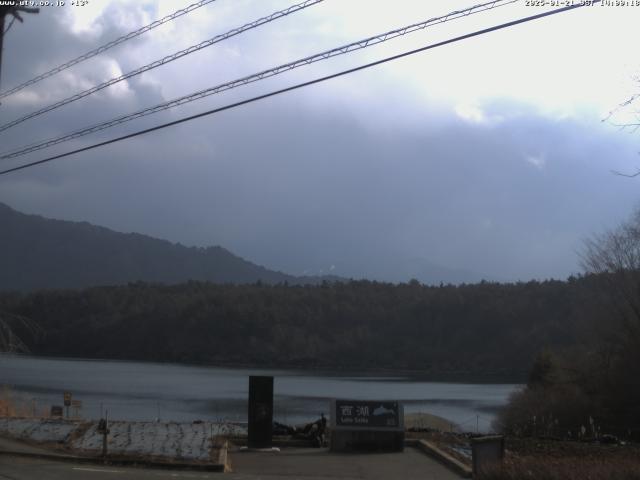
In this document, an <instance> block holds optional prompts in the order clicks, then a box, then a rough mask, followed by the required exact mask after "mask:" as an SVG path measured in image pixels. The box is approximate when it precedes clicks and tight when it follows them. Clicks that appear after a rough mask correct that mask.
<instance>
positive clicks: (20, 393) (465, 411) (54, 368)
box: [0, 355, 518, 431]
mask: <svg viewBox="0 0 640 480" xmlns="http://www.w3.org/2000/svg"><path fill="white" fill-rule="evenodd" d="M249 375H273V376H274V377H275V380H274V393H275V400H274V401H275V417H276V420H277V421H280V422H283V423H289V424H293V423H302V422H307V421H310V420H315V419H316V418H317V417H318V416H319V414H320V412H325V413H327V412H328V410H329V408H328V404H329V399H331V398H354V399H374V400H377V399H379V400H383V399H386V400H400V401H402V402H404V404H405V412H406V413H413V412H427V413H431V414H434V415H438V416H441V417H444V418H446V419H447V420H449V421H451V422H452V423H455V424H457V425H460V426H461V427H462V428H464V429H465V430H469V431H474V430H476V428H477V427H479V429H480V431H488V430H489V428H490V424H491V421H492V420H493V418H494V416H495V413H496V411H497V410H498V409H499V408H500V407H501V406H502V405H504V404H505V403H506V401H507V398H508V396H509V394H510V393H511V392H512V391H513V390H514V389H515V388H517V387H518V385H514V384H470V383H446V382H428V381H424V380H420V379H414V378H411V377H406V376H397V377H396V376H384V377H372V376H363V375H345V374H344V373H332V372H321V373H316V372H303V371H295V370H251V369H241V368H216V367H207V366H194V365H177V364H160V363H146V362H124V361H105V360H82V359H60V358H45V357H30V356H22V355H20V356H16V355H0V385H7V386H9V387H10V389H11V392H12V394H13V395H14V396H17V397H19V398H20V400H22V403H23V404H25V405H28V406H29V408H30V409H35V411H36V412H37V413H40V412H42V411H44V410H45V409H46V410H48V409H49V408H50V406H51V405H62V404H63V392H64V391H70V392H72V394H73V399H74V400H81V401H82V410H81V415H82V416H83V417H86V418H99V416H100V413H101V409H102V410H108V411H109V417H110V418H114V419H127V420H154V419H156V418H160V419H162V420H180V421H191V420H198V419H202V420H217V419H228V420H234V421H246V418H247V400H246V399H247V395H248V387H249V379H248V377H249ZM476 424H477V425H476Z"/></svg>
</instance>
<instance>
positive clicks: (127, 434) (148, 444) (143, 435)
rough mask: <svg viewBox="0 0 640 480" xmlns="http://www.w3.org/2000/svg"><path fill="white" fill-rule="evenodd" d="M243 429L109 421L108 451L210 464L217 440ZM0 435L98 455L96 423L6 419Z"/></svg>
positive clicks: (0, 421) (99, 439)
mask: <svg viewBox="0 0 640 480" xmlns="http://www.w3.org/2000/svg"><path fill="white" fill-rule="evenodd" d="M246 434H247V431H246V428H245V427H243V426H240V425H235V424H221V423H211V422H201V423H175V422H168V423H164V422H124V421H113V422H109V435H108V444H107V445H108V452H109V454H112V455H124V456H156V457H167V458H171V459H178V460H181V459H182V460H197V461H209V460H210V459H211V452H212V449H215V443H216V439H217V438H218V437H224V436H228V435H233V436H237V435H246ZM0 435H3V436H6V437H10V438H16V439H22V440H31V441H36V442H43V443H52V442H53V443H64V444H65V447H67V448H68V449H70V450H71V451H73V452H80V453H85V454H91V455H95V454H100V453H101V452H102V440H103V436H102V434H101V433H99V432H98V424H97V422H79V421H69V420H61V419H60V420H52V419H34V418H6V419H0Z"/></svg>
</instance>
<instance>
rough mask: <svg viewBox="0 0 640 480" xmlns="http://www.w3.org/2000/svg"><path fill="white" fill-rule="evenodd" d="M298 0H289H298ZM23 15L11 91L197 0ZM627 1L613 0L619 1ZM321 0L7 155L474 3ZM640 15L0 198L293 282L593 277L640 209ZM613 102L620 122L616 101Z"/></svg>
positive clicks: (447, 53)
mask: <svg viewBox="0 0 640 480" xmlns="http://www.w3.org/2000/svg"><path fill="white" fill-rule="evenodd" d="M294 1H295V0H294ZM71 3H72V2H71V1H66V2H65V5H64V6H49V7H42V8H41V11H40V13H39V14H37V15H24V20H25V21H24V23H18V22H15V24H14V25H13V26H12V27H11V29H10V30H9V31H8V32H7V33H6V35H5V38H4V51H3V58H2V77H1V78H0V90H2V91H4V90H6V89H8V88H10V87H13V86H15V85H17V84H19V83H22V82H24V81H25V80H27V79H30V78H32V77H34V76H36V75H38V74H40V73H42V72H45V71H47V70H49V69H51V68H53V67H55V66H57V65H59V64H61V63H64V62H66V61H68V60H70V59H72V58H75V57H76V56H78V55H81V54H83V53H85V52H87V51H89V50H91V49H93V48H96V47H98V46H100V45H102V44H104V43H107V42H109V41H111V40H113V39H115V38H117V37H119V36H121V35H124V34H126V33H128V32H130V31H132V30H135V29H137V28H139V27H140V26H142V25H145V24H148V23H150V22H152V21H154V20H155V19H158V18H160V17H162V16H164V15H167V14H169V13H172V12H173V11H175V10H177V9H178V8H182V7H185V6H187V5H189V4H190V3H192V1H189V0H186V1H182V0H180V1H178V0H173V1H164V0H135V1H129V0H110V1H107V0H89V2H87V3H86V4H85V5H84V6H76V5H72V4H71ZM293 3H294V2H287V1H284V0H216V1H214V2H212V3H210V4H208V5H206V6H203V7H201V8H199V9H197V10H195V11H193V12H191V13H189V14H187V15H184V16H182V17H180V18H178V19H176V20H174V21H172V22H169V23H167V24H165V25H163V26H162V27H159V28H156V29H154V30H152V31H150V32H148V33H146V34H144V35H141V36H140V37H137V38H135V39H133V40H130V41H127V42H125V43H124V44H122V45H120V46H117V47H115V48H113V49H111V50H108V51H107V52H105V53H103V54H101V55H99V56H97V57H94V58H92V59H90V60H88V61H86V62H83V63H81V64H79V65H76V66H74V67H72V68H70V69H68V70H65V71H64V72H61V73H59V74H57V75H55V76H53V77H51V78H49V79H46V80H44V81H42V82H40V83H37V84H35V85H33V86H31V87H28V88H26V89H24V90H22V91H20V92H18V93H16V94H14V95H11V96H9V97H7V98H5V99H2V104H1V105H0V123H1V124H4V123H7V122H9V121H11V120H13V119H15V118H18V117H20V116H22V115H25V114H28V113H30V112H32V111H34V110H36V109H38V108H41V107H44V106H46V105H49V104H50V103H52V102H55V101H58V100H60V99H63V98H66V97H68V96H70V95H73V94H75V93H77V92H79V91H81V90H84V89H87V88H90V87H92V86H94V85H96V84H99V83H101V82H103V81H106V80H108V79H110V78H112V77H114V76H118V75H120V74H122V73H125V72H128V71H130V70H133V69H135V68H137V67H139V66H141V65H144V64H147V63H151V62H153V61H155V60H157V59H159V58H162V57H164V56H166V55H169V54H171V53H173V52H175V51H177V50H180V49H183V48H186V47H188V46H190V45H194V44H198V43H200V42H201V41H203V40H206V39H209V38H211V37H214V36H215V35H218V34H221V33H224V32H226V31H228V30H230V29H232V28H234V27H238V26H240V25H243V24H245V23H247V22H251V21H253V20H255V19H257V18H260V17H263V16H266V15H268V14H270V13H272V12H274V11H277V10H281V9H284V8H286V7H288V6H290V5H292V4H293ZM608 3H613V2H608ZM472 5H474V3H473V2H468V1H467V2H465V1H459V0H455V1H447V2H444V1H439V2H435V1H431V2H425V1H412V0H400V1H397V2H389V1H381V0H366V1H365V0H325V1H324V2H321V3H319V4H317V5H314V6H311V7H309V8H307V9H305V10H302V11H300V12H297V13H295V14H291V15H289V16H287V17H285V18H282V19H278V20H275V21H273V22H271V23H269V24H267V25H264V26H261V27H259V28H256V29H253V30H250V31H248V32H245V33H243V34H240V35H238V36H235V37H233V38H231V39H228V40H225V41H223V42H220V43H218V44H216V45H214V46H211V47H208V48H205V49H203V50H201V51H199V52H197V53H193V54H191V55H188V56H186V57H184V58H182V59H180V60H177V61H175V62H172V63H170V64H168V65H164V66H162V67H159V68H156V69H154V70H151V71H149V72H146V73H144V74H142V75H140V76H138V77H135V78H133V79H129V80H127V81H125V82H121V83H119V84H117V85H114V86H112V87H110V88H108V89H105V90H102V91H101V92H99V93H96V94H94V95H91V96H90V97H87V98H84V99H81V100H79V101H76V102H73V103H72V104H69V105H66V106H64V107H61V108H59V109H57V110H55V111H52V112H49V113H47V114H45V115H41V116H39V117H37V118H34V119H31V120H29V121H27V122H24V123H22V124H20V125H18V126H15V127H13V128H11V129H8V130H6V131H4V132H0V151H5V150H8V149H10V148H14V147H19V146H22V145H26V144H30V143H33V142H35V141H38V140H42V139H46V138H50V137H55V136H58V135H62V134H64V133H68V132H69V131H73V130H75V129H78V128H81V127H83V126H87V125H91V124H95V123H99V122H102V121H106V120H109V119H111V118H114V117H116V116H119V115H122V114H126V113H130V112H134V111H137V110H140V109H142V108H145V107H148V106H153V105H156V104H159V103H162V102H164V101H167V100H171V99H173V98H176V97H179V96H182V95H185V94H189V93H191V92H195V91H198V90H201V89H205V88H208V87H211V86H214V85H218V84H220V83H224V82H226V81H229V80H233V79H236V78H240V77H242V76H245V75H249V74H252V73H255V72H258V71H261V70H265V69H268V68H271V67H274V66H276V65H280V64H283V63H287V62H289V61H292V60H296V59H298V58H302V57H305V56H308V55H311V54H314V53H318V52H321V51H324V50H327V49H330V48H334V47H337V46H340V45H344V44H347V43H350V42H353V41H357V40H360V39H363V38H366V37H368V36H371V35H377V34H380V33H383V32H386V31H389V30H392V29H395V28H398V27H402V26H405V25H409V24H413V23H417V22H420V21H424V20H427V19H430V18H433V17H437V16H441V15H444V14H447V13H449V12H451V11H454V10H457V9H462V8H466V7H470V6H472ZM550 9H552V7H550V6H548V7H533V6H527V2H526V1H525V0H522V1H520V0H518V1H515V2H513V3H512V4H509V5H504V6H501V7H500V8H497V9H494V10H490V11H486V12H482V13H477V14H475V15H471V16H467V17H464V18H461V19H457V20H452V21H449V22H445V23H442V24H438V25H433V26H431V27H429V28H426V29H424V30H421V31H419V32H416V33H412V34H409V35H406V36H404V37H401V38H397V39H393V40H389V41H388V42H385V43H383V44H379V45H376V46H372V47H369V48H367V49H364V50H360V51H357V52H352V53H350V54H348V55H344V56H340V57H335V58H332V59H329V60H326V61H322V62H318V63H315V64H312V65H308V66H304V67H301V68H298V69H296V70H292V71H289V72H286V73H283V74H281V75H278V76H276V77H272V78H269V79H265V80H262V81H259V82H255V83H253V84H251V85H246V86H242V87H239V88H236V89H233V90H230V91H227V92H224V93H220V94H217V95H212V96H210V97H208V98H206V99H202V100H198V101H195V102H192V103H190V104H188V105H184V106H181V107H177V108H173V109H170V110H167V111H164V112H161V113H157V114H154V115H150V116H148V117H145V118H143V119H138V120H136V121H132V122H129V123H126V124H123V125H120V126H117V127H114V128H110V129H108V130H104V131H102V132H99V133H96V134H93V135H89V136H86V137H83V138H81V139H76V140H73V141H71V142H67V143H64V144H61V145H58V146H56V147H53V148H50V149H47V150H42V151H40V152H35V153H31V154H28V155H25V156H23V157H20V158H18V159H12V160H0V162H3V164H2V166H7V167H9V166H15V165H19V164H21V163H26V162H29V161H35V160H39V159H41V158H44V157H45V156H48V155H52V154H55V153H63V152H66V151H68V150H71V149H74V148H79V147H82V146H85V145H90V144H93V143H96V142H99V141H103V140H107V139H110V138H113V137H115V136H118V135H122V134H125V133H130V132H134V131H137V130H140V129H142V128H145V127H149V126H154V125H158V124H160V123H164V122H168V121H172V120H176V119H179V118H182V117H184V116H187V115H190V114H195V113H199V112H202V111H205V110H209V109H213V108H217V107H220V106H224V105H227V104H230V103H233V102H236V101H239V100H242V99H246V98H249V97H252V96H256V95H261V94H264V93H267V92H270V91H273V90H277V89H281V88H284V87H287V86H290V85H294V84H296V83H299V82H303V81H308V80H311V79H314V78H317V77H320V76H323V75H328V74H331V73H335V72H338V71H341V70H344V69H347V68H352V67H355V66H358V65H362V64H365V63H368V62H372V61H375V60H378V59H382V58H385V57H388V56H390V55H394V54H397V53H401V52H405V51H408V50H411V49H415V48H419V47H422V46H425V45H429V44H433V43H436V42H440V41H443V40H446V39H449V38H453V37H455V36H458V35H462V34H465V33H468V32H471V31H476V30H479V29H484V28H487V27H490V26H493V25H497V24H500V23H502V22H506V21H509V20H513V19H516V18H520V17H525V16H529V15H534V14H537V13H541V12H543V11H547V10H550ZM639 21H640V6H639V7H633V6H624V7H619V6H618V7H616V6H588V7H582V8H579V9H575V10H572V11H569V12H565V13H562V14H559V15H555V16H551V17H547V18H543V19H539V20H536V21H532V22H528V23H525V24H521V25H517V26H514V27H511V28H509V29H504V30H500V31H497V32H492V33H489V34H487V35H483V36H479V37H474V38H471V39H467V40H463V41H460V42H456V43H454V44H450V45H446V46H442V47H438V48H434V49H432V50H427V51H425V52H422V53H418V54H415V55H411V56H409V57H405V58H403V59H400V60H397V61H393V62H389V63H386V64H384V65H380V66H377V67H373V68H370V69H367V70H364V71H360V72H356V73H353V74H350V75H347V76H343V77H340V78H337V79H333V80H330V81H327V82H323V83H321V84H316V85H312V86H309V87H305V88H303V89H299V90H296V91H293V92H289V93H286V94H282V95H278V96H275V97H271V98H268V99H266V100H262V101H259V102H254V103H251V104H248V105H244V106H241V107H238V108H234V109H231V110H227V111H224V112H220V113H218V114H215V115H211V116H207V117H204V118H200V119H198V120H194V121H191V122H188V123H183V124H181V125H178V126H175V127H170V128H167V129H164V130H161V131H159V132H154V133H150V134H147V135H144V136H139V137H136V138H134V139H130V140H126V141H122V142H119V143H116V144H112V145H109V146H106V147H102V148H99V149H95V150H92V151H89V152H85V153H81V154H77V155H74V156H70V157H66V158H63V159H60V160H57V161H54V162H50V163H47V164H45V165H40V166H36V167H33V168H30V169H25V170H21V171H18V172H14V173H12V174H9V175H4V176H0V202H4V203H7V204H8V205H10V206H12V207H13V208H15V209H17V210H20V211H23V212H26V213H33V214H39V215H44V216H47V217H52V218H59V219H65V220H76V221H88V222H90V223H93V224H97V225H103V226H106V227H109V228H112V229H114V230H117V231H122V232H139V233H144V234H147V235H151V236H154V237H159V238H163V239H168V240H170V241H172V242H179V243H182V244H184V245H197V246H209V245H220V246H223V247H225V248H227V249H229V250H231V251H232V252H234V253H235V254H237V255H240V256H242V257H244V258H246V259H248V260H250V261H252V262H255V263H258V264H261V265H264V266H266V267H268V268H272V269H275V270H280V271H284V272H287V273H291V274H294V275H303V274H304V275H313V274H334V275H339V276H344V277H350V278H370V279H378V280H387V281H394V282H398V281H407V280H409V279H411V278H417V279H419V280H421V281H424V282H428V283H432V282H436V283H437V282H439V281H444V282H449V281H452V282H459V281H477V280H480V279H483V278H484V279H488V280H497V281H527V280H530V279H540V280H542V279H546V278H559V279H563V278H566V277H567V276H569V275H572V274H576V273H580V272H581V266H580V251H581V249H582V245H583V242H584V240H585V239H586V238H588V237H589V236H591V235H594V234H597V233H600V232H603V231H605V230H607V229H610V228H613V227H615V226H616V225H618V224H619V223H620V222H622V221H624V219H626V218H628V217H629V215H630V214H631V212H632V211H633V210H634V209H635V208H637V207H638V206H639V200H640V177H639V178H627V177H623V176H620V175H615V174H614V173H612V171H619V172H624V173H634V172H636V170H637V169H638V168H640V157H639V155H638V154H639V152H640V131H638V132H635V131H634V130H633V129H629V128H626V129H625V128H621V127H620V125H623V124H625V123H628V122H633V121H634V120H635V117H634V115H636V111H637V107H638V105H637V104H636V103H632V104H631V105H629V106H627V107H625V108H621V109H616V107H617V106H618V105H619V104H621V103H622V102H624V101H625V100H627V99H628V98H629V97H631V96H632V95H633V94H634V93H638V92H640V83H639V82H638V78H639V75H640V59H639V58H638V55H637V34H636V30H637V25H638V22H639ZM612 110H615V112H614V114H613V115H612V116H609V112H611V111H612Z"/></svg>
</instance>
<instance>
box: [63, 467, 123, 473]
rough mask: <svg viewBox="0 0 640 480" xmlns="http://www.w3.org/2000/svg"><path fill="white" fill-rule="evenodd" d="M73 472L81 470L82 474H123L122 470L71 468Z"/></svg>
mask: <svg viewBox="0 0 640 480" xmlns="http://www.w3.org/2000/svg"><path fill="white" fill-rule="evenodd" d="M73 470H81V471H83V472H106V473H124V470H106V469H103V468H82V467H73Z"/></svg>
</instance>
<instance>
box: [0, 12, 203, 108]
mask: <svg viewBox="0 0 640 480" xmlns="http://www.w3.org/2000/svg"><path fill="white" fill-rule="evenodd" d="M215 1H216V0H200V1H199V2H196V3H193V4H191V5H189V6H188V7H185V8H181V9H180V10H176V11H175V12H173V13H172V14H170V15H167V16H165V17H162V18H161V19H160V20H156V21H155V22H152V23H150V24H149V25H145V26H144V27H141V28H139V29H138V30H135V31H133V32H130V33H127V34H126V35H123V36H121V37H119V38H116V39H115V40H112V41H111V42H109V43H106V44H104V45H102V46H101V47H98V48H96V49H94V50H91V51H90V52H87V53H85V54H84V55H80V56H79V57H77V58H74V59H73V60H69V61H68V62H66V63H63V64H62V65H59V66H57V67H55V68H52V69H51V70H49V71H48V72H45V73H43V74H41V75H38V76H37V77H34V78H32V79H31V80H28V81H26V82H24V83H21V84H20V85H18V86H16V87H13V88H11V89H9V90H7V91H5V92H2V93H0V99H1V98H4V97H7V96H9V95H11V94H14V93H16V92H19V91H20V90H22V89H23V88H26V87H28V86H30V85H33V84H34V83H38V82H39V81H41V80H44V79H45V78H48V77H51V76H53V75H55V74H56V73H60V72H62V71H63V70H66V69H67V68H69V67H72V66H74V65H77V64H78V63H80V62H84V61H85V60H88V59H89V58H91V57H95V56H96V55H100V54H101V53H103V52H105V51H107V50H109V49H110V48H113V47H115V46H116V45H120V44H121V43H123V42H126V41H127V40H131V39H132V38H135V37H137V36H139V35H142V34H143V33H146V32H148V31H149V30H152V29H154V28H156V27H159V26H160V25H164V24H165V23H167V22H170V21H171V20H173V19H175V18H178V17H180V16H182V15H186V14H187V13H189V12H192V11H194V10H195V9H197V8H200V7H203V6H204V5H206V4H208V3H211V2H215Z"/></svg>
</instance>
